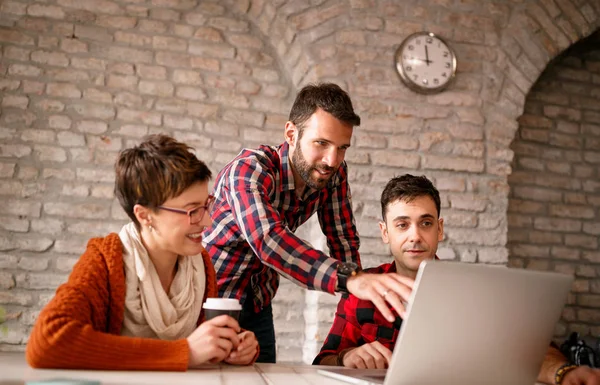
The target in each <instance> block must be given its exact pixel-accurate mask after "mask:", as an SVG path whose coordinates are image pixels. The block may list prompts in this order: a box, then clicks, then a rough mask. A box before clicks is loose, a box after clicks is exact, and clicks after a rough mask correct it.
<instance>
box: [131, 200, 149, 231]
mask: <svg viewBox="0 0 600 385" xmlns="http://www.w3.org/2000/svg"><path fill="white" fill-rule="evenodd" d="M133 215H135V217H136V218H137V220H138V222H139V223H140V225H142V226H143V227H147V226H150V225H152V211H151V210H150V209H149V208H147V207H145V206H142V205H135V206H133Z"/></svg>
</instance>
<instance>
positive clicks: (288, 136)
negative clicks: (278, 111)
mask: <svg viewBox="0 0 600 385" xmlns="http://www.w3.org/2000/svg"><path fill="white" fill-rule="evenodd" d="M284 136H285V141H286V142H287V144H288V145H289V146H290V147H293V146H295V145H296V141H297V138H298V128H297V127H296V125H295V124H294V123H292V122H291V121H289V120H288V121H287V123H286V124H285V131H284Z"/></svg>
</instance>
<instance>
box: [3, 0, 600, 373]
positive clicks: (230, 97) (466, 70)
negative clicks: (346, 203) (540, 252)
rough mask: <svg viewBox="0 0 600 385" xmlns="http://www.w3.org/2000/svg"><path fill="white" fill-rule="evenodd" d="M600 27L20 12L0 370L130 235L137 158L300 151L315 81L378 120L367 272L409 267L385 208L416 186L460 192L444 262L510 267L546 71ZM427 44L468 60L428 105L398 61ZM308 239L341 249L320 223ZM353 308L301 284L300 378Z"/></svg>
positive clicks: (376, 9) (316, 10) (544, 5)
mask: <svg viewBox="0 0 600 385" xmlns="http://www.w3.org/2000/svg"><path fill="white" fill-rule="evenodd" d="M599 15H600V1H599V0H590V1H580V0H578V1H575V2H572V1H569V0H561V1H558V2H556V3H554V2H546V1H539V2H538V1H527V2H525V1H494V2H474V1H460V2H459V1H439V0H423V1H420V2H419V3H418V4H414V3H412V2H398V1H390V0H327V1H326V0H310V1H309V0H300V1H297V0H294V1H292V0H287V1H286V0H277V1H275V0H252V1H250V0H223V1H217V0H202V1H198V0H114V1H113V0H77V1H75V0H43V1H42V0H37V1H35V0H5V1H4V2H2V3H1V4H0V45H1V55H2V56H1V58H0V73H1V74H2V78H1V79H0V89H1V96H2V98H1V104H0V107H1V109H2V111H1V114H0V138H1V139H0V197H1V198H3V199H2V201H3V202H5V203H4V204H3V205H1V206H0V305H1V306H4V307H5V308H6V309H7V310H8V314H9V317H10V318H11V319H10V320H9V322H8V323H7V326H8V328H9V332H8V334H5V335H0V350H22V349H23V344H24V343H26V341H27V335H28V333H29V330H30V327H31V325H32V324H33V322H34V320H35V317H36V315H37V312H38V311H39V309H40V308H41V307H42V306H43V305H44V304H45V303H47V301H48V300H49V298H51V296H52V294H53V291H54V289H55V288H56V286H57V285H58V284H59V283H61V282H63V281H64V280H65V279H66V277H67V275H68V273H69V271H70V269H71V267H72V265H73V263H74V262H75V261H76V259H77V257H78V255H79V254H80V253H81V251H82V250H83V248H84V245H85V242H86V241H87V239H89V238H90V237H91V236H98V235H104V234H106V233H107V232H109V231H114V230H116V229H118V228H119V226H120V225H121V224H122V223H123V222H124V221H125V219H126V218H125V216H124V214H123V213H122V212H121V209H120V207H119V206H118V204H117V203H116V201H115V199H114V198H113V196H112V179H113V174H112V163H113V161H114V159H115V156H116V154H117V153H118V151H120V150H121V149H123V148H125V147H127V146H130V145H132V144H134V143H137V142H138V141H139V140H140V138H141V137H143V136H144V135H146V134H148V133H154V132H167V133H170V134H173V135H174V136H176V137H177V138H179V139H181V140H185V141H186V142H188V143H189V144H191V145H193V146H195V147H196V148H197V153H198V156H199V157H200V158H201V159H203V160H205V161H206V162H207V163H208V164H209V166H210V167H211V169H212V170H213V171H214V172H217V171H218V170H219V169H220V167H222V165H223V164H225V162H227V161H228V160H230V159H231V158H232V157H233V156H234V155H235V154H236V153H237V152H238V151H239V149H240V148H242V147H243V146H256V145H257V144H259V143H272V144H275V143H279V142H281V140H282V138H283V125H284V123H285V120H286V116H287V113H288V111H289V108H290V106H291V103H292V100H293V97H294V94H295V92H296V90H297V89H298V88H299V87H301V86H302V85H304V84H305V83H307V82H310V81H316V80H327V81H334V82H337V83H338V84H340V85H341V86H343V87H344V88H346V89H347V90H349V92H350V94H351V96H352V98H353V101H354V103H355V106H356V108H357V111H358V113H359V114H360V115H361V117H362V118H363V124H362V125H361V127H360V128H359V129H357V130H356V134H355V135H354V138H353V146H352V149H351V150H350V151H349V152H348V155H347V160H348V162H349V164H350V176H351V183H352V185H351V186H352V191H353V199H354V208H355V211H356V215H357V222H358V228H359V231H360V234H361V239H362V247H361V253H362V255H363V264H364V265H366V266H372V265H375V264H378V263H381V262H383V261H387V260H389V256H388V251H387V249H386V248H385V247H384V246H383V244H382V243H381V241H380V239H379V230H378V226H377V222H378V220H379V216H380V214H379V211H380V209H379V203H378V200H379V195H380V193H381V189H382V188H383V186H384V184H385V183H386V182H387V180H388V179H389V178H390V177H391V176H393V175H397V174H401V173H404V172H413V173H418V174H426V175H427V176H428V177H430V178H431V179H433V180H434V182H435V183H436V184H437V186H438V188H439V189H440V191H441V192H442V205H443V209H442V213H443V216H444V217H445V220H446V230H447V234H446V239H445V241H444V243H443V245H442V247H441V249H440V256H441V257H442V258H445V259H454V260H461V261H466V262H480V263H496V264H505V263H506V262H507V261H508V249H507V247H506V245H507V229H508V227H507V214H506V212H507V207H508V193H509V189H510V187H509V184H508V181H507V176H508V175H509V174H510V173H511V161H512V158H513V151H512V150H511V148H510V143H511V142H512V140H513V139H514V137H515V132H516V131H517V128H518V123H517V118H518V117H519V116H520V115H521V113H522V112H523V108H524V106H525V99H526V95H527V93H528V91H529V89H530V87H531V86H532V85H533V83H534V82H535V81H536V79H537V78H538V76H539V75H540V74H541V73H542V71H543V69H544V68H545V67H546V65H547V64H548V63H549V62H550V60H551V59H552V58H554V57H556V56H557V55H558V54H559V53H560V52H562V51H563V50H564V49H566V48H568V47H569V46H570V45H571V44H573V43H575V42H577V41H578V40H580V39H581V38H582V37H585V36H588V35H589V34H591V33H592V32H593V31H594V30H595V29H597V28H598V27H599V25H600V18H599ZM419 30H430V31H432V32H435V33H438V34H440V35H441V36H443V37H444V38H446V39H447V40H448V41H449V43H450V44H451V46H452V47H453V48H454V49H455V50H456V52H457V56H458V75H457V77H456V79H455V82H454V83H453V84H452V86H451V87H450V88H449V89H448V90H446V91H445V92H443V93H441V94H437V95H430V96H423V95H417V94H415V93H413V92H411V91H409V90H408V89H407V88H406V87H404V86H403V85H402V84H401V83H400V81H399V79H398V77H397V75H396V73H395V72H394V67H393V60H392V58H393V53H394V51H395V49H396V48H397V46H398V45H399V44H400V43H401V41H402V40H403V39H404V38H405V37H406V36H408V34H410V33H411V32H415V31H419ZM302 231H303V233H304V234H306V235H307V236H308V237H309V238H310V239H311V242H313V243H314V244H316V245H319V244H321V245H322V243H320V241H319V239H320V238H319V235H318V234H317V233H318V232H316V231H315V226H314V223H313V224H312V225H309V226H306V227H305V228H304V229H302ZM335 303H336V298H335V297H333V296H329V295H323V294H319V293H307V292H305V291H304V290H302V289H299V288H298V287H296V286H294V285H293V284H291V283H288V282H287V281H286V282H284V283H283V285H282V287H281V291H280V292H279V294H278V296H277V297H276V301H275V310H274V311H275V316H276V329H277V335H278V341H279V344H278V349H279V353H280V355H279V357H280V359H281V360H283V361H300V360H304V361H305V362H310V360H311V359H312V357H314V355H315V353H316V349H317V348H318V347H320V344H321V342H322V339H323V338H324V336H325V335H326V333H327V331H328V329H329V326H330V322H331V320H332V318H333V312H334V307H335Z"/></svg>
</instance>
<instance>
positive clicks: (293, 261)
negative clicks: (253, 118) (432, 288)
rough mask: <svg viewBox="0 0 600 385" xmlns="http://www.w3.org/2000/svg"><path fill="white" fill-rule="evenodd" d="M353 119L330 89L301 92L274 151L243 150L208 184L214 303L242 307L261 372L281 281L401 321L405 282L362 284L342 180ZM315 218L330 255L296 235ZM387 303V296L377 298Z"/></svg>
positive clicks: (270, 348)
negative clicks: (227, 301)
mask: <svg viewBox="0 0 600 385" xmlns="http://www.w3.org/2000/svg"><path fill="white" fill-rule="evenodd" d="M358 125H360V117H359V116H358V115H356V114H355V113H354V109H353V107H352V102H351V100H350V97H349V96H348V94H347V93H346V92H345V91H343V90H342V89H341V88H340V87H339V86H337V85H335V84H332V83H323V84H318V85H308V86H306V87H304V88H302V89H301V90H300V92H299V93H298V95H297V96H296V100H295V101H294V105H293V106H292V109H291V111H290V115H289V121H288V122H287V123H286V124H285V129H284V138H285V142H284V143H283V144H281V145H280V146H277V147H272V146H260V147H259V148H258V149H256V150H252V149H243V150H242V151H241V152H240V154H239V155H238V156H237V157H236V158H235V159H234V160H232V161H231V162H230V163H229V164H227V165H226V166H225V168H224V169H223V170H222V171H221V172H220V173H219V175H218V177H217V180H216V182H215V190H214V195H215V197H216V201H215V206H214V209H213V211H212V220H213V224H212V226H211V227H210V228H208V230H207V231H206V233H205V234H204V235H205V236H204V242H205V246H206V250H207V251H208V253H209V254H210V255H211V257H212V261H213V263H214V265H215V270H216V272H217V282H218V286H219V295H220V296H222V297H229V298H238V299H240V300H241V301H242V303H243V309H242V314H241V316H240V326H241V327H242V328H245V329H247V330H251V331H253V332H254V333H255V335H256V338H257V339H258V342H259V345H260V356H259V358H258V362H275V359H276V356H275V330H274V327H273V313H272V308H271V302H272V300H273V297H274V296H275V293H276V292H277V287H278V286H279V275H280V274H281V275H283V276H284V277H286V278H288V279H290V280H292V281H293V282H295V283H296V284H298V285H300V286H302V287H305V288H308V289H311V290H320V291H324V292H328V293H331V294H333V293H335V292H350V293H353V294H354V295H356V296H357V297H359V298H364V299H368V300H370V301H372V302H373V303H374V304H375V305H376V306H377V308H378V309H380V311H381V312H382V314H383V315H384V316H386V317H388V319H391V320H393V319H394V316H393V314H392V312H391V310H390V308H389V306H391V307H392V308H393V309H395V310H396V311H397V312H398V314H400V315H404V313H405V309H404V306H403V305H402V300H403V299H404V300H406V299H408V297H409V295H410V290H411V287H412V280H410V279H406V278H405V277H401V276H399V275H397V274H383V275H376V274H362V273H360V257H359V253H358V247H359V244H360V242H359V239H358V233H357V231H356V226H355V222H354V216H353V214H352V204H351V194H350V187H349V186H348V170H347V165H346V162H345V161H344V157H345V155H346V150H348V148H349V147H350V142H351V138H352V131H353V129H354V126H358ZM315 213H317V215H318V218H319V223H320V225H321V229H322V231H323V233H324V234H325V236H326V237H327V246H328V247H329V253H330V254H329V255H327V254H324V253H323V252H321V251H319V250H316V249H314V248H313V247H312V246H311V245H310V244H309V243H308V242H306V241H304V240H302V239H300V238H298V237H297V236H296V235H294V232H295V231H296V229H297V228H298V227H299V226H300V225H301V224H303V223H304V222H306V221H307V220H308V219H309V218H310V217H311V216H312V215H313V214H315ZM384 294H385V295H384Z"/></svg>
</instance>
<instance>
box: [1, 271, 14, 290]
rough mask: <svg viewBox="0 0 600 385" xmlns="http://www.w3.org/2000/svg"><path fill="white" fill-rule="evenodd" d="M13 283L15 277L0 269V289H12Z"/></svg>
mask: <svg viewBox="0 0 600 385" xmlns="http://www.w3.org/2000/svg"><path fill="white" fill-rule="evenodd" d="M15 285H16V283H15V278H14V277H13V275H12V274H11V273H8V272H4V271H0V289H3V290H7V289H12V288H13V287H15Z"/></svg>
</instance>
